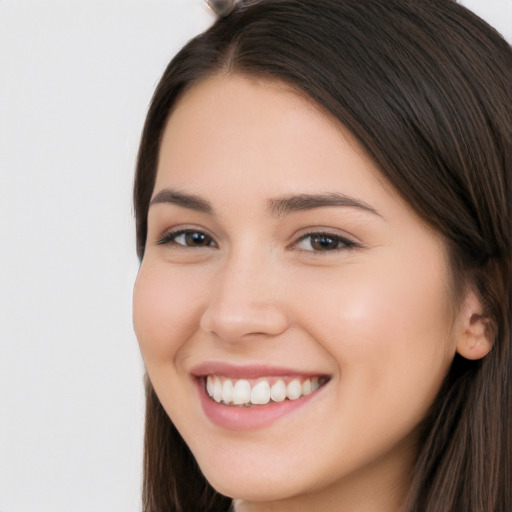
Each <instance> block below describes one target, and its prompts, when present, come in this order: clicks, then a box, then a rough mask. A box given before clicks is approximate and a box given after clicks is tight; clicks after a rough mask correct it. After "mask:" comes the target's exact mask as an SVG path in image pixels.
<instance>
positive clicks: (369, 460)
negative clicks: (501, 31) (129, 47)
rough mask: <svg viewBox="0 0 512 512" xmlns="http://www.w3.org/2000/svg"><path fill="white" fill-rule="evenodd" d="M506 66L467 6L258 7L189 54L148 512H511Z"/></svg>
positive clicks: (159, 121)
mask: <svg viewBox="0 0 512 512" xmlns="http://www.w3.org/2000/svg"><path fill="white" fill-rule="evenodd" d="M510 63H511V52H510V48H509V47H508V45H507V44H506V43H505V42H504V41H503V40H502V38H501V37H500V36H499V35H498V34H497V33H495V32H494V31H493V30H492V29H491V28H490V27H489V26H488V25H486V24H485V23H484V22H483V21H482V20H480V19H479V18H477V17H476V16H475V15H473V14H471V13H470V12H469V11H467V10H466V9H464V8H463V7H461V6H459V5H457V4H455V3H453V2H452V1H448V0H434V1H431V2H413V1H410V0H389V1H386V2H382V1H380V0H367V1H365V2H361V1H360V0H316V1H315V2H311V1H310V0H261V1H251V2H241V3H240V4H238V7H237V8H236V9H235V10H234V11H233V12H232V13H231V14H229V15H228V16H226V17H225V18H223V19H219V20H218V21H217V23H216V24H215V25H214V26H213V27H212V28H211V29H209V30H208V31H207V32H206V33H205V34H203V35H201V36H198V37H197V38H195V39H194V40H192V41H191V42H190V43H189V44H187V45H186V46H185V48H183V49H182V50H181V52H180V53H179V54H178V55H177V56H176V57H175V58H174V59H173V61H172V62H171V63H170V65H169V67H168V68H167V70H166V72H165V73H164V76H163V77H162V79H161V81H160V83H159V85H158V87H157V90H156V92H155V95H154V98H153V101H152V104H151V107H150V109H149V113H148V116H147V120H146V124H145V128H144V132H143V136H142V141H141V146H140V152H139V158H138V165H137V173H136V179H135V196H134V197H135V214H136V219H137V247H138V254H139V257H140V259H141V267H140V271H139V275H138V277H137V282H136V284H135V290H134V326H135V331H136V334H137V337H138V340H139V343H140V347H141V352H142V355H143V358H144V362H145V365H146V370H147V376H148V378H147V381H146V389H147V411H146V439H145V476H144V498H143V499H144V510H145V511H147V512H150V511H151V512H155V511H159V512H160V511H162V512H163V511H168V510H175V511H187V512H189V511H205V510H211V511H227V510H228V509H230V507H232V508H233V509H234V510H236V512H243V511H263V510H265V511H266V510H279V511H288V510H293V511H302V510H304V511H306V510H307V511H310V510H322V511H326V512H328V511H331V510H332V511H345V510H346V511H351V512H357V511H365V512H368V511H379V512H382V511H393V512H398V511H400V512H403V511H408V512H412V511H415V512H417V511H428V512H439V511H441V510H442V511H446V512H456V511H457V512H460V511H479V512H490V511H494V512H504V511H506V510H510V508H511V507H512V498H511V490H510V485H509V484H510V481H511V480H512V475H511V461H510V455H511V428H510V427H511V422H510V411H511V408H510V404H511V401H510V368H511V364H510V363H511V352H510V288H511V287H510V231H511V222H510V140H511V137H510V135H511V133H510V132H511V127H510V111H509V106H510V88H509V84H510V83H511V77H510Z"/></svg>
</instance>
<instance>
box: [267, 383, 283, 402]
mask: <svg viewBox="0 0 512 512" xmlns="http://www.w3.org/2000/svg"><path fill="white" fill-rule="evenodd" d="M270 398H272V400H274V402H282V401H283V400H284V399H285V398H286V384H285V383H284V382H283V381H282V380H281V379H279V380H278V381H277V382H276V383H275V384H274V385H273V386H272V387H271V388H270Z"/></svg>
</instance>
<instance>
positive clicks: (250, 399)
mask: <svg viewBox="0 0 512 512" xmlns="http://www.w3.org/2000/svg"><path fill="white" fill-rule="evenodd" d="M328 380H329V379H328V377H325V376H318V375H315V376H301V377H277V376H269V377H261V378H258V379H243V378H241V379H233V378H228V377H225V376H220V375H206V376H204V377H202V378H201V383H202V387H203V389H204V390H205V391H206V393H207V395H208V397H209V398H210V399H212V400H213V401H215V402H216V403H218V404H223V405H228V406H235V407H252V406H255V405H267V404H272V403H281V402H284V401H286V400H298V399H300V398H302V397H305V396H308V395H311V394H312V393H314V392H315V391H317V390H318V389H319V388H320V387H322V386H323V385H324V384H325V383H326V382H327V381H328Z"/></svg>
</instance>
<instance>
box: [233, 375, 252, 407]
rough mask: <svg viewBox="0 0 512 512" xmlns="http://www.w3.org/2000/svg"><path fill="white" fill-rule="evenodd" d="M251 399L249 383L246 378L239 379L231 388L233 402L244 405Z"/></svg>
mask: <svg viewBox="0 0 512 512" xmlns="http://www.w3.org/2000/svg"><path fill="white" fill-rule="evenodd" d="M250 401H251V385H250V384H249V381H247V380H243V379H241V380H239V381H237V382H236V384H235V386H234V388H233V403H234V404H235V405H245V404H248V403H249V402H250Z"/></svg>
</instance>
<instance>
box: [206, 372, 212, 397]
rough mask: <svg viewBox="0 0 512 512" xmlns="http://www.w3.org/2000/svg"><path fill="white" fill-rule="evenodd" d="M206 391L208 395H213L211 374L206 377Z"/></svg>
mask: <svg viewBox="0 0 512 512" xmlns="http://www.w3.org/2000/svg"><path fill="white" fill-rule="evenodd" d="M206 391H208V394H209V395H210V396H213V377H212V376H211V375H208V378H207V379H206Z"/></svg>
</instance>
